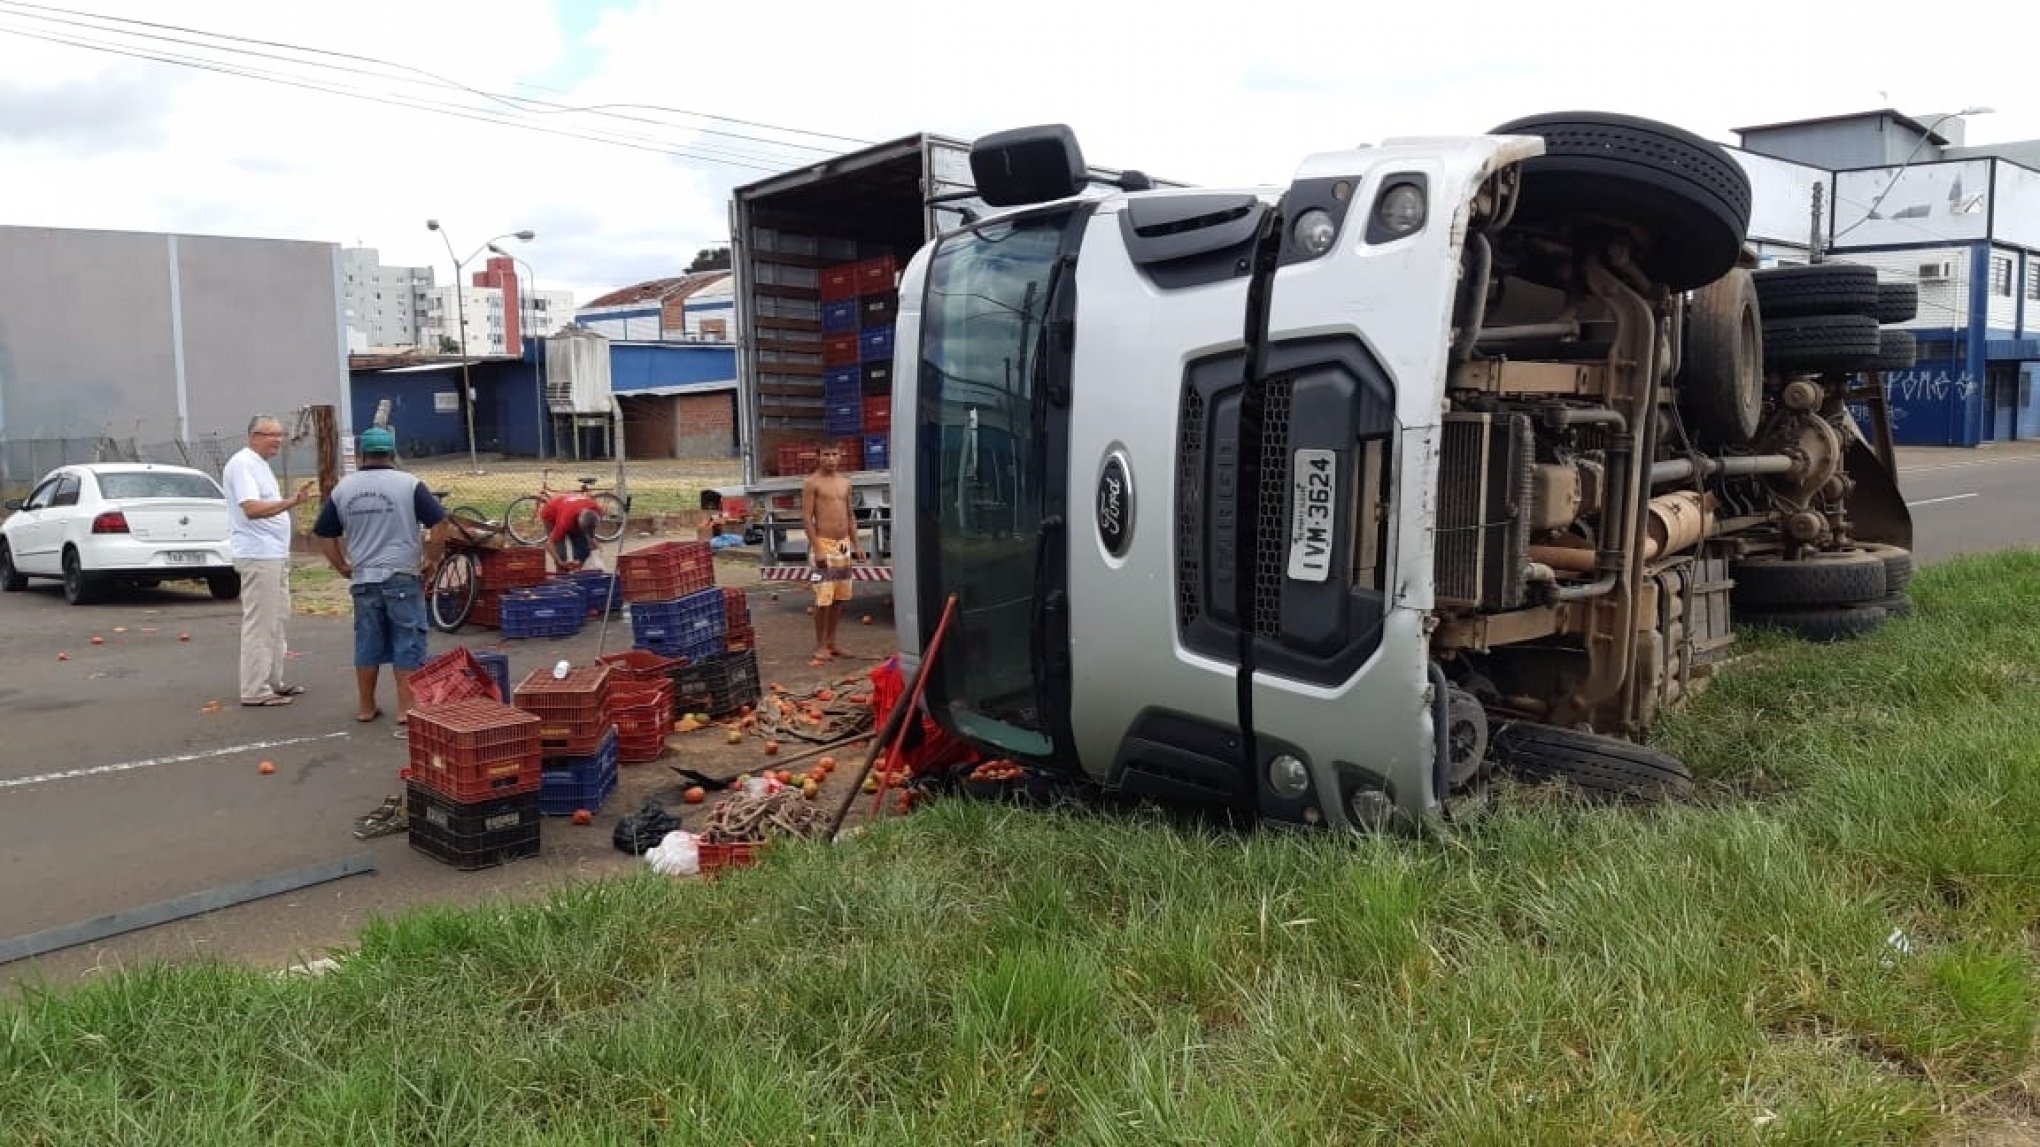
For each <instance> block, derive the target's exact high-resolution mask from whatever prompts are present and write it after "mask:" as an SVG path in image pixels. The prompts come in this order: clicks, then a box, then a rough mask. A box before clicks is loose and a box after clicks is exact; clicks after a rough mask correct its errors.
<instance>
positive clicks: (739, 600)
mask: <svg viewBox="0 0 2040 1147" xmlns="http://www.w3.org/2000/svg"><path fill="white" fill-rule="evenodd" d="M722 594H723V651H724V652H726V653H743V652H745V651H747V650H752V649H756V648H758V631H757V630H756V629H754V628H752V626H751V596H750V595H749V594H747V593H745V592H744V591H743V590H742V589H740V588H738V587H736V586H725V587H723V591H722Z"/></svg>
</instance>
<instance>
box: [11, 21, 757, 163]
mask: <svg viewBox="0 0 2040 1147" xmlns="http://www.w3.org/2000/svg"><path fill="white" fill-rule="evenodd" d="M0 35H9V36H18V37H21V38H23V39H28V40H39V41H43V42H45V43H51V44H62V45H66V46H69V47H74V48H81V49H84V50H86V51H94V52H105V53H108V54H110V55H116V56H126V57H129V58H132V59H138V60H149V61H152V62H155V63H162V64H171V65H174V66H177V67H185V68H194V69H197V70H199V71H206V72H214V73H217V74H220V75H226V76H234V77H237V78H240V79H248V80H255V81H258V82H261V83H271V84H279V85H282V86H284V87H290V88H299V89H302V90H304V91H312V92H320V93H323V94H326V95H334V96H340V97H342V98H345V99H356V100H363V101H366V102H368V103H375V104H384V105H387V106H390V107H399V108H405V109H408V110H411V111H422V112H429V113H431V114H434V115H444V116H451V117H453V118H455V119H465V120H473V121H475V122H477V123H490V124H496V125H498V126H501V127H511V128H517V129H519V130H522V131H532V132H538V133H541V134H544V135H553V136H559V137H561V138H564V139H575V140H581V141H583V142H587V143H604V144H609V145H610V146H613V147H625V148H630V149H631V150H634V151H645V152H651V153H654V154H658V155H669V156H674V157H677V158H680V159H693V160H701V161H704V162H709V163H721V164H726V165H729V166H732V167H744V168H749V169H751V170H753V171H766V172H770V171H777V170H780V168H778V167H774V166H771V165H769V164H767V163H758V162H751V161H752V160H759V159H763V158H765V157H763V156H756V155H744V156H741V157H736V156H733V155H731V154H730V153H726V152H725V153H718V152H714V151H712V150H693V151H688V150H683V149H682V147H680V146H676V145H673V144H671V143H670V142H668V141H646V140H645V137H632V136H623V135H620V134H617V133H613V132H612V133H608V134H592V133H591V132H589V131H585V130H584V131H569V130H563V129H559V128H550V127H544V126H542V125H539V124H534V123H529V122H525V121H523V120H518V119H514V118H511V117H510V116H508V115H505V114H503V113H498V112H491V111H489V110H488V109H484V108H475V107H466V106H462V105H455V104H442V103H432V102H422V101H420V100H418V99H416V98H412V97H402V96H395V95H391V94H388V93H381V94H378V93H373V92H368V91H364V90H361V89H358V88H348V87H344V86H338V85H332V84H324V83H319V82H316V81H312V80H308V79H304V78H286V77H284V76H283V75H280V74H277V73H265V72H262V71H259V70H256V69H250V68H242V67H235V66H230V65H227V64H222V63H219V62H217V61H210V60H202V59H198V58H195V57H189V56H177V55H171V54H165V53H157V52H149V51H143V50H140V49H135V48H128V47H123V46H118V45H111V44H106V43H103V42H95V41H90V40H82V39H73V38H70V37H65V36H51V35H44V34H41V33H38V32H30V31H26V30H24V29H20V28H11V27H6V26H0ZM693 146H695V147H696V148H697V149H698V148H699V146H700V145H693Z"/></svg>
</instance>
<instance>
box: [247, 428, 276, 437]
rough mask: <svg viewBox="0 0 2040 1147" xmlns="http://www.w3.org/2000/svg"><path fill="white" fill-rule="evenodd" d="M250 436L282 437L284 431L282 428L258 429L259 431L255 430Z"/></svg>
mask: <svg viewBox="0 0 2040 1147" xmlns="http://www.w3.org/2000/svg"><path fill="white" fill-rule="evenodd" d="M249 437H251V438H281V437H283V431H281V430H257V431H256V432H255V433H254V434H251V435H249Z"/></svg>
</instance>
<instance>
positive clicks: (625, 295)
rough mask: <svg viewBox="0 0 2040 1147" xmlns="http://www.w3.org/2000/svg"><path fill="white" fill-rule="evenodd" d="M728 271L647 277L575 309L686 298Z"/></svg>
mask: <svg viewBox="0 0 2040 1147" xmlns="http://www.w3.org/2000/svg"><path fill="white" fill-rule="evenodd" d="M729 275H730V273H729V272H728V271H696V272H695V273H693V274H691V275H677V276H674V277H672V278H667V279H647V280H645V281H644V282H642V283H639V284H637V285H636V286H632V287H625V288H623V289H622V290H620V291H611V292H609V293H608V294H606V295H603V296H601V297H600V298H597V299H594V300H592V301H589V302H586V303H583V304H581V305H580V306H579V307H576V308H575V309H576V310H582V311H586V310H592V309H594V308H596V307H621V306H625V305H627V304H630V303H649V302H660V301H663V300H666V299H669V298H676V297H677V298H683V299H684V298H686V297H687V296H688V295H691V294H693V293H694V292H696V291H699V290H701V289H702V288H703V287H706V286H708V285H710V284H712V283H719V282H721V281H723V280H724V279H727V278H729Z"/></svg>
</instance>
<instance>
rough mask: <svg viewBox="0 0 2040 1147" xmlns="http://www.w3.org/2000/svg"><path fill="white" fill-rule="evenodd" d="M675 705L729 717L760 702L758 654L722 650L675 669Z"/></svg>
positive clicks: (691, 711) (679, 707)
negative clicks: (704, 658) (719, 652)
mask: <svg viewBox="0 0 2040 1147" xmlns="http://www.w3.org/2000/svg"><path fill="white" fill-rule="evenodd" d="M671 676H672V678H673V704H674V706H675V707H676V708H677V709H678V710H679V711H680V712H682V713H706V714H708V715H709V716H711V717H718V718H719V717H727V716H729V715H730V714H732V713H736V712H740V711H741V710H742V709H743V708H744V706H746V705H756V704H757V703H758V653H757V651H756V650H751V649H747V650H744V651H743V652H741V653H721V654H717V655H716V656H714V657H710V658H708V659H706V660H703V661H695V662H690V663H689V664H687V665H684V666H682V667H680V668H678V669H675V670H673V672H672V674H671Z"/></svg>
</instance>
